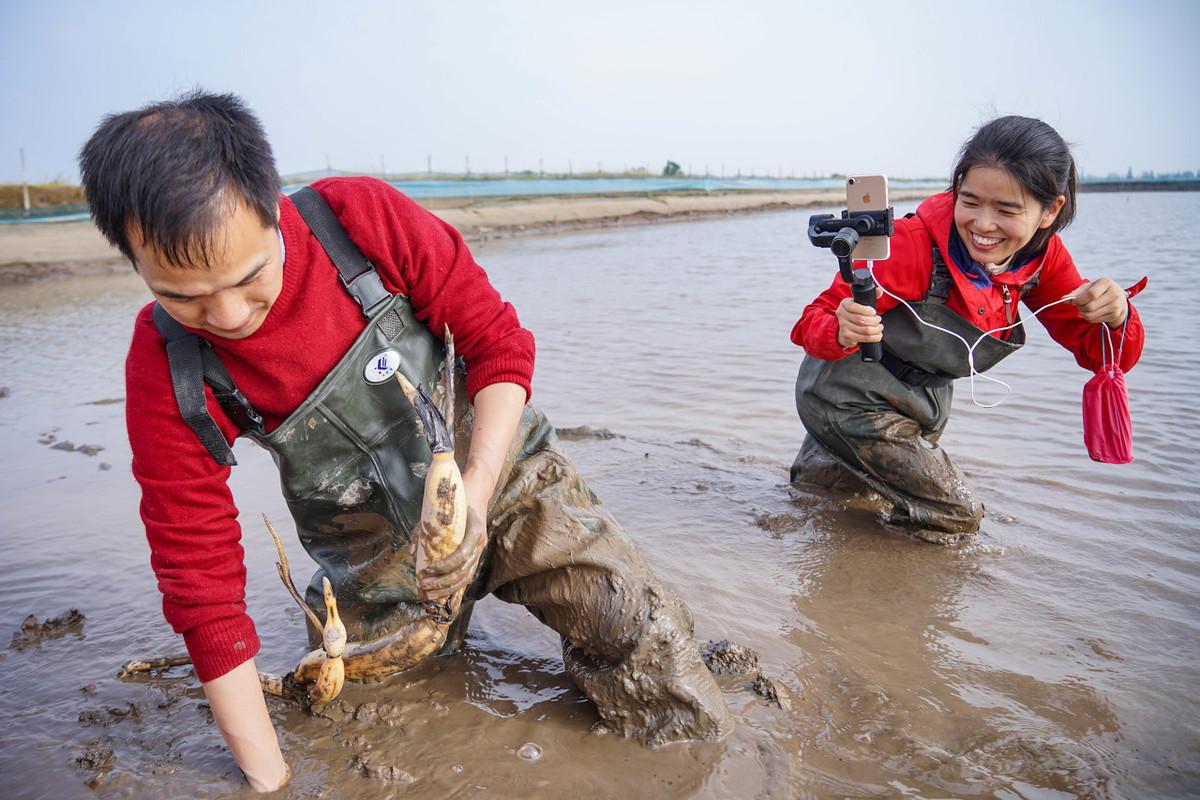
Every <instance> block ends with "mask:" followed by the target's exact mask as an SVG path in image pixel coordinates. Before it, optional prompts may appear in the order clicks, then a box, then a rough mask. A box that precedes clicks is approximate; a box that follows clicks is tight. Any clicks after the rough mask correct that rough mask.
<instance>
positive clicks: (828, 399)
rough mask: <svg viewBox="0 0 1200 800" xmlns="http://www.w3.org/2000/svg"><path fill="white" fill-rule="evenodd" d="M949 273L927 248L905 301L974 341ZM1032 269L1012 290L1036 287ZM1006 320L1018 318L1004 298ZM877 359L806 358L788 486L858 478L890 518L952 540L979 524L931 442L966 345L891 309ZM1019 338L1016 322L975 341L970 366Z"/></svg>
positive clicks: (990, 361)
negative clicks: (924, 273)
mask: <svg viewBox="0 0 1200 800" xmlns="http://www.w3.org/2000/svg"><path fill="white" fill-rule="evenodd" d="M951 281H952V278H951V276H950V273H949V270H948V268H947V266H946V263H945V261H944V260H943V259H942V256H941V254H940V253H939V252H938V249H937V247H936V246H934V248H933V270H932V273H931V279H930V285H929V292H928V294H927V295H926V297H925V299H924V300H923V301H920V302H915V303H910V305H911V306H912V307H913V309H914V310H915V311H916V312H917V313H918V314H920V315H921V318H922V319H924V320H925V321H926V322H929V323H932V324H934V325H938V326H940V327H943V328H946V329H948V330H951V331H954V332H955V333H957V334H959V335H960V336H962V337H963V338H964V339H966V340H967V341H968V342H972V343H973V342H974V341H975V340H976V339H977V338H978V337H979V335H980V334H981V333H983V331H981V330H979V329H978V328H976V327H975V326H974V325H972V324H971V323H970V322H967V321H966V320H965V319H963V318H962V317H960V316H959V315H958V314H956V313H955V312H953V311H951V310H950V309H948V308H946V306H945V302H946V298H947V297H948V296H949V292H950V287H951V285H952V284H951ZM1036 282H1037V276H1036V275H1035V276H1034V277H1033V278H1032V279H1031V280H1030V281H1029V282H1028V283H1027V284H1026V285H1025V286H1024V287H1022V289H1021V291H1020V295H1021V296H1024V294H1025V293H1026V292H1028V291H1029V290H1030V289H1031V288H1033V287H1034V286H1035V285H1036ZM1005 302H1006V303H1007V304H1009V309H1010V311H1009V315H1008V321H1009V322H1010V323H1011V322H1013V321H1015V320H1016V319H1017V318H1018V315H1017V312H1016V308H1015V305H1016V304H1015V300H1010V299H1009V293H1008V290H1007V287H1005ZM883 325H884V335H883V360H882V361H881V362H880V363H878V364H870V363H865V362H863V361H862V360H861V359H859V358H858V357H857V356H856V355H850V356H847V357H846V358H842V359H840V360H838V361H822V360H821V359H819V358H813V357H812V356H805V358H804V362H803V363H802V364H801V365H800V372H799V374H798V375H797V377H796V410H797V411H798V412H799V413H800V420H801V421H802V422H803V423H804V428H805V430H806V431H807V432H808V436H807V437H806V438H805V441H804V444H803V446H801V448H800V452H799V454H798V455H797V456H796V460H795V462H794V463H793V464H792V470H791V478H792V482H793V483H807V484H812V485H816V486H820V487H822V488H837V489H855V488H861V487H862V485H863V484H866V486H868V487H870V488H871V489H873V490H875V491H876V492H878V493H879V494H880V495H881V496H882V497H883V498H884V499H885V500H888V501H890V502H891V503H892V512H891V519H890V521H892V522H895V523H898V524H901V525H904V526H906V527H910V528H912V529H913V532H914V533H915V534H916V535H917V536H919V537H921V538H923V539H928V540H930V541H936V542H951V541H955V540H956V539H957V538H958V536H959V535H961V534H966V533H973V532H975V531H976V530H978V529H979V522H980V520H981V519H982V518H983V504H982V503H981V502H980V501H979V498H978V497H976V495H975V492H974V491H973V490H972V489H971V487H970V486H969V485H968V484H967V481H966V478H965V477H964V476H963V474H962V472H961V471H960V470H959V469H958V467H956V466H955V465H954V462H952V461H951V460H950V457H949V456H948V455H947V454H946V452H945V451H944V450H942V448H941V447H940V446H938V439H939V438H940V437H941V435H942V431H943V430H944V429H945V427H946V422H947V421H948V420H949V417H950V401H951V398H952V397H953V393H954V387H953V381H954V379H955V378H962V377H966V376H968V375H970V374H971V371H970V364H969V363H968V359H967V348H966V347H965V346H964V345H963V344H962V342H960V341H958V340H957V339H955V338H954V337H952V336H950V335H948V334H946V333H944V332H942V331H937V330H934V329H933V328H930V327H928V326H926V325H922V324H921V323H919V322H918V321H917V320H916V319H914V317H913V313H912V312H911V311H909V310H908V309H907V308H905V307H903V306H897V307H896V308H893V309H892V310H890V311H888V312H887V313H886V314H884V315H883ZM1024 343H1025V328H1024V326H1023V325H1018V326H1017V327H1016V328H1012V329H1011V332H1010V334H1009V337H1008V339H1007V340H1001V339H997V338H995V337H994V336H990V335H989V336H986V337H984V339H983V340H982V341H981V342H980V344H979V346H978V347H976V348H975V369H976V371H977V372H985V371H986V370H988V369H991V368H992V367H994V366H995V365H996V364H997V363H999V362H1000V361H1001V360H1002V359H1004V358H1006V357H1007V356H1008V355H1010V354H1011V353H1014V352H1016V351H1017V350H1018V349H1020V347H1021V346H1022V345H1023V344H1024Z"/></svg>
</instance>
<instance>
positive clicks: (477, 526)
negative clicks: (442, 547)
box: [417, 506, 487, 600]
mask: <svg viewBox="0 0 1200 800" xmlns="http://www.w3.org/2000/svg"><path fill="white" fill-rule="evenodd" d="M486 547H487V526H486V525H484V524H483V520H481V519H480V518H479V517H478V516H477V515H476V513H475V511H474V509H472V508H471V507H470V506H468V507H467V530H466V532H465V533H464V534H463V540H462V544H460V545H459V546H458V549H457V550H455V551H454V552H453V553H451V554H450V555H448V556H447V557H446V558H443V559H442V560H441V561H434V562H432V563H431V564H428V565H427V566H426V567H425V569H423V570H421V571H420V572H419V573H418V574H417V582H418V583H419V584H420V587H421V593H422V594H423V595H424V596H425V597H428V598H429V599H431V600H445V599H446V598H448V597H450V596H451V595H453V594H454V593H455V592H457V591H458V590H459V589H465V588H466V587H467V586H470V585H471V579H472V578H474V577H475V569H476V567H478V566H479V559H480V558H482V557H483V551H484V548H486Z"/></svg>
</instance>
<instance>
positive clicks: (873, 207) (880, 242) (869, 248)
mask: <svg viewBox="0 0 1200 800" xmlns="http://www.w3.org/2000/svg"><path fill="white" fill-rule="evenodd" d="M887 207H888V185H887V176H886V175H852V176H850V177H848V178H846V210H847V211H849V212H850V213H852V214H853V213H854V212H855V211H883V210H885V209H886V208H887ZM891 254H892V250H891V239H890V238H888V237H887V236H864V237H862V238H861V239H859V240H858V246H857V247H855V248H854V252H853V253H851V254H850V257H851V258H853V259H854V260H855V261H883V260H884V259H886V258H887V257H888V256H890V255H891Z"/></svg>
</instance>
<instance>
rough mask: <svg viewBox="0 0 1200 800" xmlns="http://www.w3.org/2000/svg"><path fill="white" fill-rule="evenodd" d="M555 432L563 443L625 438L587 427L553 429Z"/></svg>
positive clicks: (607, 431) (606, 430)
mask: <svg viewBox="0 0 1200 800" xmlns="http://www.w3.org/2000/svg"><path fill="white" fill-rule="evenodd" d="M555 432H556V433H558V438H560V439H562V440H563V441H564V442H578V441H582V440H584V439H600V440H601V441H607V440H609V439H624V438H625V437H624V436H622V435H621V434H619V433H613V432H612V431H610V430H609V429H608V428H591V427H588V426H587V425H580V426H579V427H578V428H555Z"/></svg>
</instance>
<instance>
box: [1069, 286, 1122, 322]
mask: <svg viewBox="0 0 1200 800" xmlns="http://www.w3.org/2000/svg"><path fill="white" fill-rule="evenodd" d="M1071 303H1073V304H1074V305H1076V306H1078V307H1079V316H1081V317H1083V319H1084V321H1085V322H1103V323H1104V324H1105V325H1107V326H1108V327H1110V328H1119V327H1121V324H1122V323H1123V322H1125V317H1126V316H1127V315H1128V314H1129V299H1128V297H1126V295H1125V290H1124V289H1122V288H1121V287H1120V286H1118V285H1117V283H1116V281H1114V280H1113V279H1112V278H1101V279H1100V280H1098V281H1088V282H1087V283H1085V284H1083V285H1082V286H1080V287H1079V288H1078V289H1076V290H1075V291H1074V292H1072V293H1071Z"/></svg>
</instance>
